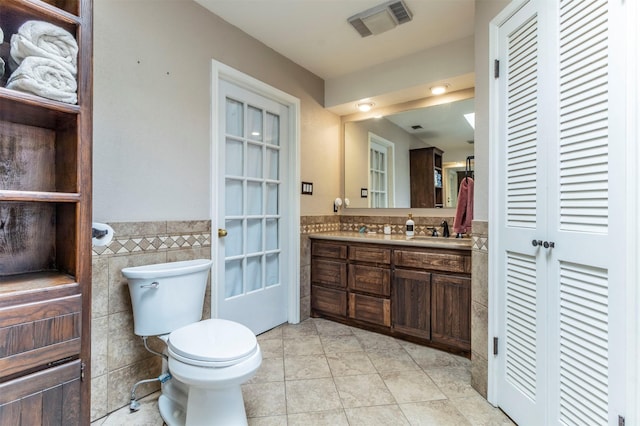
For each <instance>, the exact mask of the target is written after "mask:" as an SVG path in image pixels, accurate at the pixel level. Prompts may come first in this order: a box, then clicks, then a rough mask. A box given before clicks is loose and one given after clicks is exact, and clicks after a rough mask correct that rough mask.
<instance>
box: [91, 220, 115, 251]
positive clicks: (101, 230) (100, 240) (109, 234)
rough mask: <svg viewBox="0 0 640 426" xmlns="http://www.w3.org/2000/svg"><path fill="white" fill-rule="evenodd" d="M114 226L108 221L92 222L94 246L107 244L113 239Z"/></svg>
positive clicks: (92, 241)
mask: <svg viewBox="0 0 640 426" xmlns="http://www.w3.org/2000/svg"><path fill="white" fill-rule="evenodd" d="M113 234H114V232H113V228H112V227H110V226H109V225H107V224H106V223H100V222H93V223H92V224H91V243H92V244H93V245H94V246H107V245H109V243H110V242H111V240H113Z"/></svg>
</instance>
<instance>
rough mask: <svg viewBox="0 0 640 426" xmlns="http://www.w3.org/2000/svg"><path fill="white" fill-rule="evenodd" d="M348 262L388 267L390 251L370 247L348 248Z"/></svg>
mask: <svg viewBox="0 0 640 426" xmlns="http://www.w3.org/2000/svg"><path fill="white" fill-rule="evenodd" d="M349 260H356V261H358V262H369V263H376V264H379V265H388V264H390V263H391V249H388V248H382V247H376V246H372V245H371V244H370V245H368V246H349Z"/></svg>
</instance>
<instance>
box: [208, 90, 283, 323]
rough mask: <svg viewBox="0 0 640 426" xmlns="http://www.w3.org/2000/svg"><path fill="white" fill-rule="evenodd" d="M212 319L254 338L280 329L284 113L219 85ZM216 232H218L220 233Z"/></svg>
mask: <svg viewBox="0 0 640 426" xmlns="http://www.w3.org/2000/svg"><path fill="white" fill-rule="evenodd" d="M219 87H220V93H219V95H218V96H219V98H218V105H219V106H220V108H219V132H220V134H219V138H218V141H219V142H218V143H219V146H218V167H217V170H214V173H217V175H218V176H217V181H218V182H219V185H218V191H217V197H218V202H217V208H218V211H217V212H214V215H217V221H218V227H219V228H220V229H219V231H218V236H219V238H218V247H217V262H216V263H217V279H216V282H215V283H214V284H213V286H214V291H216V294H215V297H214V300H216V303H217V306H216V308H217V309H216V312H217V316H218V317H219V318H224V319H229V320H233V321H237V322H239V323H241V324H244V325H246V326H247V327H249V328H250V329H251V330H252V331H253V332H254V333H256V334H258V333H261V332H264V331H266V330H269V329H271V328H273V327H275V326H277V325H279V324H282V323H284V322H286V321H287V314H288V311H287V295H288V293H287V285H286V283H285V282H284V281H283V271H284V269H283V268H290V267H293V266H291V265H289V264H288V262H287V256H286V254H287V249H286V247H285V246H284V245H283V242H284V241H286V238H284V237H283V236H284V234H283V233H284V232H285V228H286V227H285V226H284V225H283V218H284V217H285V216H286V202H287V201H286V200H285V199H284V197H283V196H282V194H283V193H284V191H283V181H282V176H283V173H282V171H283V170H285V169H284V168H285V167H286V164H284V163H285V162H286V161H287V158H288V156H287V145H288V139H287V138H288V135H287V128H288V125H287V117H288V114H287V112H288V111H287V107H286V106H284V105H281V104H280V103H278V102H275V101H273V100H271V99H268V98H265V97H263V96H261V95H258V94H256V93H253V92H251V91H249V90H246V89H244V88H240V87H238V86H236V85H234V84H232V83H230V82H227V81H224V80H221V81H220V86H219ZM220 225H223V227H221V226H220Z"/></svg>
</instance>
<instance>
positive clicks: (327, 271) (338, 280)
mask: <svg viewBox="0 0 640 426" xmlns="http://www.w3.org/2000/svg"><path fill="white" fill-rule="evenodd" d="M311 280H312V281H313V282H314V283H319V284H323V285H327V286H331V287H339V288H347V264H346V263H344V262H337V261H334V260H325V259H315V258H314V259H311Z"/></svg>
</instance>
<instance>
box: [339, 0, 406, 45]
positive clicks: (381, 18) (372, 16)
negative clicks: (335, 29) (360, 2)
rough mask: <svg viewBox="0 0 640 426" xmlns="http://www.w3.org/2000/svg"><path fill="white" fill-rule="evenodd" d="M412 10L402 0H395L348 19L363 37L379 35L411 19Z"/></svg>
mask: <svg viewBox="0 0 640 426" xmlns="http://www.w3.org/2000/svg"><path fill="white" fill-rule="evenodd" d="M411 18H412V15H411V11H410V10H409V9H408V8H407V6H406V5H405V4H404V1H402V0H393V1H389V2H386V3H383V4H381V5H378V6H375V7H372V8H371V9H367V10H365V11H364V12H360V13H358V14H357V15H353V16H352V17H350V18H349V19H347V21H348V22H349V23H350V24H351V25H353V28H355V29H356V31H357V32H358V34H360V35H361V36H362V37H367V36H370V35H377V34H380V33H383V32H385V31H388V30H390V29H392V28H394V27H396V26H397V25H400V24H404V23H406V22H409V21H411Z"/></svg>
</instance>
